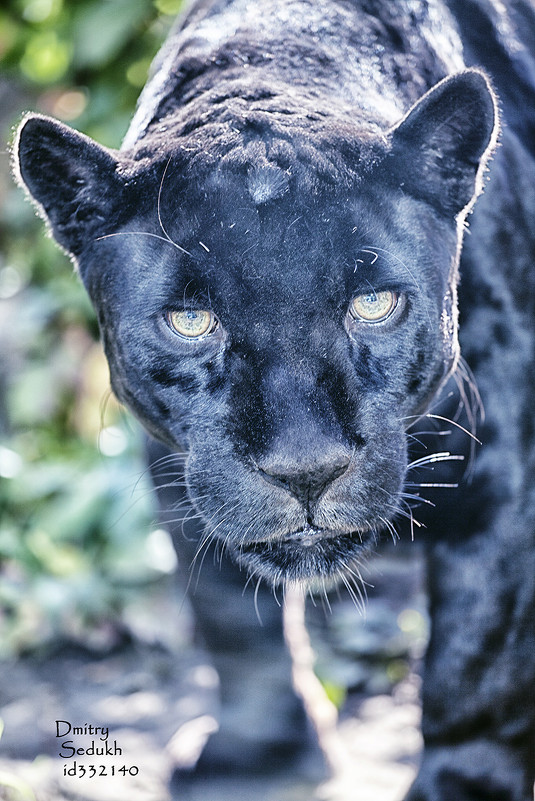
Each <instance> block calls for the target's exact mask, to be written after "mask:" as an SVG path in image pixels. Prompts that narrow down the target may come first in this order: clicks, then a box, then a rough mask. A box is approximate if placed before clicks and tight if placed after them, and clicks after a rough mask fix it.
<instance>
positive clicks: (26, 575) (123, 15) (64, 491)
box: [0, 0, 182, 656]
mask: <svg viewBox="0 0 535 801" xmlns="http://www.w3.org/2000/svg"><path fill="white" fill-rule="evenodd" d="M181 5H182V3H181V2H180V1H179V0H156V2H151V0H4V2H3V3H2V9H1V10H0V71H1V76H2V78H1V80H2V92H3V94H2V97H3V100H5V102H4V104H3V106H2V108H1V109H0V124H1V125H2V126H3V127H2V130H4V131H5V136H6V137H7V136H8V135H9V131H10V128H12V127H13V126H14V125H15V124H16V123H17V121H18V120H19V119H20V117H21V114H22V112H23V110H25V109H26V110H29V109H32V110H35V111H40V112H42V113H46V114H52V115H54V116H58V117H59V118H60V119H63V120H65V121H67V122H69V123H70V124H72V125H74V126H75V127H77V128H78V129H80V130H82V131H84V132H85V133H87V134H89V135H91V136H93V137H94V138H96V139H97V140H99V141H101V142H102V143H103V144H105V145H109V146H112V147H117V146H118V145H119V144H120V141H121V139H122V137H123V135H124V133H125V131H126V128H127V126H128V122H129V119H130V118H131V115H132V113H133V108H134V105H135V102H136V99H137V95H138V93H139V90H140V88H141V86H142V85H143V82H144V80H145V77H146V74H147V71H148V68H149V65H150V63H151V61H152V58H153V57H154V55H155V53H156V51H157V49H158V47H159V45H160V43H161V41H162V39H163V37H164V36H165V33H166V31H167V30H168V29H169V26H170V24H171V22H172V18H171V15H174V14H175V13H176V12H178V11H179V10H180V7H181ZM1 150H2V149H1V148H0V151H1ZM8 172H9V165H8V159H7V154H6V153H5V151H4V157H3V160H2V162H1V164H0V190H1V191H0V305H1V308H0V353H1V354H2V360H1V362H0V571H1V581H0V656H1V655H6V656H9V655H11V654H14V653H18V652H20V651H22V650H25V649H28V648H32V647H35V646H37V645H39V644H42V643H44V642H47V641H48V640H50V639H51V638H54V637H66V636H70V637H73V638H82V639H84V641H85V642H89V643H92V642H94V643H96V645H97V646H98V647H100V645H101V644H102V643H106V642H107V641H108V640H107V637H109V631H110V630H113V628H114V627H115V626H120V621H121V614H122V609H123V607H124V606H125V605H126V604H128V603H129V602H130V598H131V594H132V593H133V592H138V593H143V592H144V591H145V589H144V588H145V587H146V586H150V582H151V581H153V580H154V579H155V578H157V577H158V576H159V575H161V573H159V570H163V567H162V566H163V561H165V560H163V561H162V560H160V562H158V559H154V558H153V559H151V558H149V557H150V554H151V551H150V548H149V545H148V543H149V535H150V532H151V529H152V528H153V525H152V521H153V519H154V517H155V508H154V498H153V492H152V490H151V488H150V486H149V483H148V478H147V475H146V468H145V464H144V458H143V446H142V436H141V434H140V431H139V427H138V426H137V424H136V423H134V422H133V421H132V420H131V419H130V418H129V417H128V415H127V414H126V413H125V412H124V411H122V410H121V409H120V407H119V406H118V404H117V403H116V402H114V401H113V400H109V401H107V402H106V403H105V400H106V398H108V397H109V387H108V385H109V380H108V375H107V368H106V367H105V364H104V359H103V356H102V352H101V350H100V347H99V345H98V344H97V343H96V339H97V337H98V332H97V326H96V320H95V314H94V312H93V310H92V308H91V305H90V303H89V300H88V298H87V295H86V293H85V291H84V289H83V287H82V285H81V283H80V281H79V279H78V278H77V276H76V275H75V274H74V272H73V268H72V264H71V263H70V261H69V259H68V258H67V257H66V256H65V254H63V253H62V252H61V250H60V249H59V248H58V247H57V246H56V245H55V243H54V242H53V241H52V240H51V239H50V237H49V236H47V235H46V233H45V230H44V226H43V223H42V221H41V220H39V219H38V218H37V216H36V214H35V210H34V208H33V207H32V206H31V204H30V203H28V201H27V199H26V198H25V197H24V194H23V192H22V191H21V190H20V189H18V188H17V187H15V185H14V183H12V181H11V178H10V176H9V174H8ZM103 409H104V411H103ZM101 417H102V419H101ZM103 429H105V430H106V431H107V432H108V434H109V433H110V432H112V433H113V431H115V430H118V431H119V432H120V435H118V440H117V441H119V440H120V447H119V446H118V445H117V442H116V443H115V445H116V447H115V448H113V447H111V445H110V444H109V443H108V446H107V447H105V439H103V438H102V437H100V442H101V446H102V447H101V449H99V445H98V441H99V431H101V430H103ZM159 564H160V565H161V567H158V565H159Z"/></svg>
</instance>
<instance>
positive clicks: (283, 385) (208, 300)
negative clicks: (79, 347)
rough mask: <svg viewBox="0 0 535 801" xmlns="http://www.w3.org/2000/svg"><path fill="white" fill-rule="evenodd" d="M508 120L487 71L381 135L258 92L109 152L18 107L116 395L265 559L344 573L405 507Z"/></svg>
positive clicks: (253, 559) (21, 150)
mask: <svg viewBox="0 0 535 801" xmlns="http://www.w3.org/2000/svg"><path fill="white" fill-rule="evenodd" d="M253 122H254V124H253ZM494 130H495V104H494V100H493V97H492V93H491V91H490V89H489V87H488V84H487V81H486V79H485V78H484V76H483V75H482V74H480V73H479V72H477V71H467V72H465V73H461V74H459V75H456V76H453V77H452V78H450V79H447V80H445V81H443V82H442V83H441V84H439V85H438V86H437V87H435V88H434V89H433V90H431V91H430V92H429V93H428V94H427V95H425V96H424V97H423V98H422V99H421V100H420V101H419V102H418V103H417V104H416V106H415V107H413V108H412V109H411V110H410V112H409V113H408V114H407V115H406V116H405V117H404V118H403V120H401V121H400V123H399V124H398V125H397V126H396V127H395V128H393V129H391V130H389V131H386V132H384V134H382V135H375V136H371V135H369V134H366V135H365V134H363V133H362V131H361V130H360V131H359V127H358V125H356V124H355V125H354V126H352V125H351V124H350V122H349V121H348V120H345V121H344V122H343V124H342V123H340V121H336V120H334V121H332V120H331V121H327V122H325V121H323V122H321V123H317V125H316V127H314V126H313V125H311V126H310V127H308V128H307V125H306V124H303V121H302V120H301V121H299V120H297V121H296V122H295V125H294V128H292V124H289V123H288V121H287V120H280V119H278V118H277V116H276V115H272V117H271V118H270V117H269V115H267V114H264V116H263V117H262V115H260V116H259V115H256V118H255V120H252V119H250V120H247V119H244V118H242V119H241V120H240V124H239V125H238V124H237V122H236V124H235V125H234V126H232V125H227V126H226V127H225V125H223V124H220V123H218V124H214V125H213V126H210V124H208V123H207V124H206V125H205V127H204V128H203V129H201V130H197V131H193V132H187V131H186V129H185V128H182V129H181V128H180V126H179V125H178V124H177V125H176V128H175V130H174V131H173V128H172V126H171V129H170V130H168V131H167V132H166V134H165V135H162V134H161V133H158V132H157V131H153V132H152V134H151V132H150V131H149V133H148V134H147V135H146V137H145V138H144V139H143V140H142V141H141V142H139V143H138V145H137V146H136V148H135V149H134V150H132V151H129V152H115V151H110V150H107V149H104V148H102V147H100V146H99V145H97V144H95V143H94V142H92V141H91V140H89V139H87V138H86V137H83V136H82V135H80V134H77V133H75V132H74V131H72V130H71V129H69V128H67V127H66V126H63V125H62V124H60V123H58V122H55V121H54V120H51V119H49V118H45V117H41V116H29V117H27V118H26V119H25V121H24V122H23V124H22V126H21V128H20V130H19V134H18V137H17V142H16V158H17V160H18V161H17V164H18V171H19V175H20V178H21V180H22V182H23V183H24V185H25V186H26V187H27V189H28V191H29V192H30V193H31V195H32V196H33V198H34V199H35V201H36V202H37V203H38V204H39V206H40V209H41V211H42V213H43V214H44V216H46V218H47V219H48V221H49V223H50V226H51V229H52V233H53V235H54V236H55V238H56V239H57V241H58V242H59V243H60V244H61V245H62V246H63V247H64V248H65V249H66V250H67V251H68V252H69V253H70V254H72V256H73V257H74V259H75V262H76V264H77V266H78V269H79V272H80V275H81V277H82V280H83V282H84V284H85V286H86V287H87V290H88V292H89V294H90V296H91V298H92V301H93V303H94V305H95V308H96V310H97V314H98V317H99V322H100V327H101V332H102V337H103V341H104V345H105V349H106V353H107V356H108V360H109V364H110V370H111V376H112V385H113V388H114V390H115V392H116V394H117V395H118V397H119V398H120V399H121V400H122V401H124V402H125V403H126V404H127V405H128V406H129V407H130V408H131V409H132V410H133V411H134V413H135V414H136V415H137V416H138V417H139V418H140V419H141V420H142V421H143V423H144V424H145V425H146V427H147V428H148V429H149V431H150V432H152V433H153V434H154V435H155V436H157V437H159V438H161V439H163V440H165V441H166V442H168V443H170V444H171V445H172V446H173V447H175V448H178V449H184V450H187V452H188V458H187V462H186V475H187V483H188V488H189V494H190V498H191V501H192V503H193V504H194V505H195V507H196V508H197V510H198V511H199V512H200V513H201V515H202V517H203V518H204V520H205V523H206V529H207V533H208V535H209V536H211V537H214V538H217V539H218V540H219V541H221V542H223V543H224V545H225V546H226V548H228V550H229V551H230V552H231V553H232V555H233V556H234V557H235V559H237V560H238V562H240V563H241V564H243V565H244V566H246V567H247V569H248V570H249V571H250V572H251V573H254V574H256V575H258V576H263V577H266V578H267V579H268V580H270V581H273V582H275V583H276V582H279V581H281V580H308V581H311V580H314V579H315V578H316V577H320V578H322V579H325V580H328V579H330V578H332V577H335V576H337V575H338V574H340V573H343V572H344V571H347V572H350V571H351V570H352V569H353V567H354V564H355V563H356V562H357V561H358V558H359V555H360V554H361V552H362V551H363V549H366V548H367V547H369V545H370V543H371V542H373V540H374V538H375V537H376V534H377V532H379V531H380V530H381V529H383V528H385V527H388V526H389V525H390V524H391V521H392V520H393V519H394V518H395V516H396V515H397V514H398V513H399V511H400V508H401V504H402V493H403V486H404V481H405V474H406V469H407V455H406V450H407V446H406V430H407V428H408V426H409V424H410V422H412V421H413V420H414V417H415V415H419V414H420V413H422V412H423V411H424V410H425V409H426V407H427V406H428V404H429V402H430V400H431V399H432V397H433V396H434V394H435V393H436V391H437V389H438V388H439V386H440V385H441V384H442V382H443V381H444V379H445V377H447V375H448V374H449V373H450V372H451V370H452V369H453V368H454V366H455V362H456V359H457V356H458V346H457V338H456V300H455V294H456V277H457V276H456V270H457V264H458V256H459V248H460V239H461V230H462V225H463V221H464V217H465V215H466V212H467V210H468V209H469V208H470V205H471V204H472V202H473V199H474V197H475V195H476V194H477V192H478V191H479V188H480V183H481V178H480V175H481V168H482V164H483V163H484V161H485V158H486V154H487V153H488V151H489V146H490V145H491V144H492V141H493V137H494Z"/></svg>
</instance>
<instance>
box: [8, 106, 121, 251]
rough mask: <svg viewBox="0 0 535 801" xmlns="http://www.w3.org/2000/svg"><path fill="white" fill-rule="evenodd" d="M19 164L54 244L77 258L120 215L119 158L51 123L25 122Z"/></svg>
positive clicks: (35, 118) (37, 118) (16, 152)
mask: <svg viewBox="0 0 535 801" xmlns="http://www.w3.org/2000/svg"><path fill="white" fill-rule="evenodd" d="M13 163H14V171H15V175H16V177H17V178H18V180H19V183H20V184H22V186H23V187H24V188H25V189H26V190H27V191H28V193H29V194H30V196H31V198H32V199H33V200H34V201H35V203H36V205H37V207H38V210H39V212H40V213H41V216H43V217H44V218H45V220H47V222H48V223H49V224H50V228H51V230H52V234H53V235H54V238H55V239H56V240H57V242H59V244H60V245H62V247H64V248H65V250H67V251H68V252H69V253H71V254H73V255H74V256H77V255H79V253H80V252H81V251H82V249H83V247H84V246H85V245H86V244H88V243H89V242H90V241H91V240H92V238H94V237H95V236H97V235H98V234H99V233H102V232H103V230H104V229H105V227H106V226H107V225H109V224H110V222H111V221H112V219H113V217H114V216H116V215H117V214H118V213H120V209H121V195H122V189H123V186H124V182H123V181H122V179H121V177H120V175H119V171H118V166H119V162H118V158H117V154H116V153H115V152H114V151H112V150H108V149H107V148H105V147H102V145H99V144H97V143H96V142H94V141H93V140H92V139H90V138H89V137H87V136H84V135H83V134H81V133H78V131H75V130H73V129H72V128H69V127H68V126H67V125H63V123H61V122H58V121H57V120H54V119H52V118H51V117H45V116H43V115H40V114H29V115H28V116H27V117H26V118H25V119H24V120H23V121H22V123H21V125H20V127H19V130H18V132H17V137H16V139H15V143H14V148H13Z"/></svg>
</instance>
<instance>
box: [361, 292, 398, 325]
mask: <svg viewBox="0 0 535 801" xmlns="http://www.w3.org/2000/svg"><path fill="white" fill-rule="evenodd" d="M397 305H398V295H397V294H396V292H391V291H390V290H384V291H383V292H369V293H368V294H367V295H357V297H356V298H353V300H352V301H351V303H350V306H349V313H350V315H351V316H352V317H353V318H354V319H355V320H358V321H360V322H363V323H381V322H383V320H386V319H387V317H390V315H391V314H392V312H393V311H394V309H395V308H396V306H397Z"/></svg>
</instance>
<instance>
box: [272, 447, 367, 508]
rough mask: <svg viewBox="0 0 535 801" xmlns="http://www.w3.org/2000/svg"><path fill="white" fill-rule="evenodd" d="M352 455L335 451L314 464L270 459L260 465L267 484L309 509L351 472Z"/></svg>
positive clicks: (341, 450)
mask: <svg viewBox="0 0 535 801" xmlns="http://www.w3.org/2000/svg"><path fill="white" fill-rule="evenodd" d="M350 461H351V453H348V451H347V450H346V449H333V450H331V451H330V452H328V453H322V454H321V457H318V458H315V459H313V460H305V459H303V460H299V461H298V460H294V459H282V458H279V459H277V458H276V457H274V456H273V457H267V458H265V459H262V460H261V461H260V462H259V463H258V467H259V469H260V472H261V473H262V474H263V476H264V478H265V479H266V480H267V481H270V482H271V483H273V484H278V485H279V486H282V487H284V488H285V489H286V490H288V492H290V493H291V494H292V495H294V496H295V497H296V498H297V500H299V501H301V503H302V504H303V505H304V506H306V507H307V508H309V507H310V506H311V505H312V504H314V503H315V502H316V501H317V500H318V499H319V497H320V495H321V494H322V493H323V492H324V491H325V490H326V489H327V487H328V486H329V485H330V484H332V483H333V481H335V479H337V478H339V477H340V476H341V475H343V473H345V471H346V470H347V468H348V466H349V463H350Z"/></svg>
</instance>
